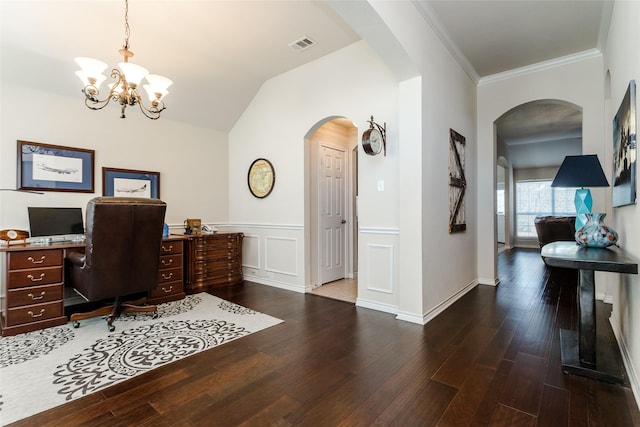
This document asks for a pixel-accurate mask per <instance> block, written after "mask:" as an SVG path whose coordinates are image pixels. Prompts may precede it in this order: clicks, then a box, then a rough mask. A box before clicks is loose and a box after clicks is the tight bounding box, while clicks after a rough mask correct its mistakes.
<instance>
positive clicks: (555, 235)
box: [534, 216, 576, 247]
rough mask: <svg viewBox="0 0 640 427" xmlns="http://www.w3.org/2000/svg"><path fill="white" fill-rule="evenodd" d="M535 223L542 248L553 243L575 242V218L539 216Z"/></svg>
mask: <svg viewBox="0 0 640 427" xmlns="http://www.w3.org/2000/svg"><path fill="white" fill-rule="evenodd" d="M534 223H535V226H536V232H537V233H538V243H539V244H540V247H543V246H544V245H546V244H547V243H551V242H558V241H575V232H576V230H575V224H576V217H575V216H537V217H536V218H535V220H534Z"/></svg>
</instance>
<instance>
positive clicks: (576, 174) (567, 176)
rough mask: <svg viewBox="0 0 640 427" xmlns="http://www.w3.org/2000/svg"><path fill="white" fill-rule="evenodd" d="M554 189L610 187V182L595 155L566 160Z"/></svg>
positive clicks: (555, 179) (557, 175)
mask: <svg viewBox="0 0 640 427" xmlns="http://www.w3.org/2000/svg"><path fill="white" fill-rule="evenodd" d="M551 186H552V187H608V186H609V181H607V177H606V176H605V175H604V172H603V171H602V166H601V165H600V161H599V160H598V156H596V155H595V154H588V155H586V156H567V157H565V158H564V161H563V162H562V165H560V169H558V173H557V174H556V177H555V178H554V179H553V182H552V183H551Z"/></svg>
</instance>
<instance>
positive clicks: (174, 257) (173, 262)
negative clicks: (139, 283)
mask: <svg viewBox="0 0 640 427" xmlns="http://www.w3.org/2000/svg"><path fill="white" fill-rule="evenodd" d="M183 260H184V238H182V237H168V238H167V237H165V238H164V239H163V240H162V249H161V250H160V267H159V270H158V287H157V288H155V289H153V290H151V291H149V303H150V304H160V303H163V302H168V301H175V300H179V299H182V298H184V296H185V293H184V261H183Z"/></svg>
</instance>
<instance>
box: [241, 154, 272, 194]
mask: <svg viewBox="0 0 640 427" xmlns="http://www.w3.org/2000/svg"><path fill="white" fill-rule="evenodd" d="M275 182H276V173H275V171H274V170H273V165H272V164H271V162H270V161H269V160H267V159H256V160H254V161H253V163H251V166H250V167H249V173H248V174H247V183H248V184H249V191H251V194H253V195H254V196H255V197H257V198H259V199H264V198H265V197H267V196H268V195H269V194H271V191H272V190H273V185H274V184H275Z"/></svg>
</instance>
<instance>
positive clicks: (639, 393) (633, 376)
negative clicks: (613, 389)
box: [609, 311, 640, 407]
mask: <svg viewBox="0 0 640 427" xmlns="http://www.w3.org/2000/svg"><path fill="white" fill-rule="evenodd" d="M614 316H615V312H613V311H612V312H611V317H609V323H610V324H611V329H612V330H613V335H614V336H615V337H616V341H617V343H618V348H620V354H621V355H622V362H623V363H624V368H625V369H626V370H627V376H628V377H629V383H630V385H631V392H632V393H633V398H634V399H635V401H636V405H638V406H639V407H640V399H639V398H640V381H638V374H637V373H636V370H635V368H634V366H633V362H632V360H631V355H630V353H629V347H628V346H627V343H626V341H625V340H624V336H623V335H622V333H621V332H620V331H619V330H618V328H617V327H615V326H614V325H616V324H618V322H617V321H616V318H615V317H614Z"/></svg>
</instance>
